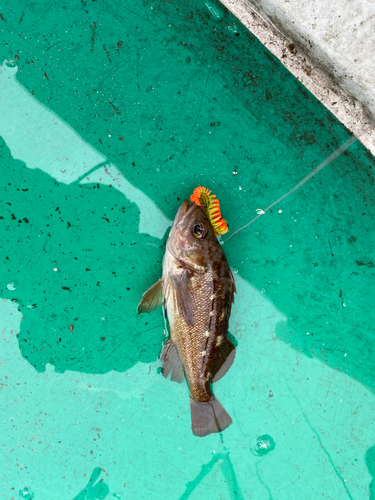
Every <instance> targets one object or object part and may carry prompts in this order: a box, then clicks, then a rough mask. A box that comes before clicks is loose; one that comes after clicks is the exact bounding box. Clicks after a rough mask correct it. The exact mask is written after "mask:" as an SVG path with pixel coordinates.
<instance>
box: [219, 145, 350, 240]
mask: <svg viewBox="0 0 375 500" xmlns="http://www.w3.org/2000/svg"><path fill="white" fill-rule="evenodd" d="M357 140H358V139H357V138H356V137H354V136H352V137H350V139H348V140H347V141H346V142H344V144H342V145H341V146H340V147H339V148H337V149H336V151H334V152H333V153H332V154H331V155H329V156H328V157H327V158H326V159H325V160H324V161H322V163H321V164H320V165H318V166H317V167H316V168H314V170H312V171H311V172H310V173H309V174H308V175H306V177H304V178H303V179H302V181H300V182H299V183H298V184H297V185H296V186H294V188H292V189H291V190H290V191H288V192H287V193H286V194H284V195H283V196H282V197H281V198H279V199H278V200H276V201H274V202H273V203H272V204H271V205H270V206H269V207H267V208H266V209H265V210H261V211H260V212H259V213H258V215H257V216H256V217H254V219H253V220H252V221H250V222H248V223H247V224H245V225H244V226H242V227H240V228H239V229H237V231H235V232H234V233H233V234H231V235H230V236H229V238H227V239H226V240H223V241H220V243H221V244H222V245H223V244H224V243H225V242H226V241H228V240H230V239H231V238H232V236H234V235H235V234H236V233H238V232H239V231H242V229H245V227H247V226H250V224H252V223H253V222H254V221H256V220H257V219H259V217H261V216H262V215H264V214H265V213H266V212H267V211H268V210H270V209H271V208H272V207H274V206H275V205H276V204H277V203H279V202H280V201H282V200H283V199H284V198H286V197H287V196H289V195H290V194H292V193H294V191H297V189H299V188H300V187H301V186H303V184H305V182H307V181H309V180H310V179H311V178H312V177H314V175H316V174H317V173H318V172H320V171H321V170H323V168H324V167H326V166H327V165H329V164H330V163H331V162H332V161H333V160H335V159H336V158H337V157H338V156H340V155H341V154H342V153H344V152H345V151H346V150H347V149H348V148H349V147H350V146H351V145H352V144H353V143H354V142H356V141H357Z"/></svg>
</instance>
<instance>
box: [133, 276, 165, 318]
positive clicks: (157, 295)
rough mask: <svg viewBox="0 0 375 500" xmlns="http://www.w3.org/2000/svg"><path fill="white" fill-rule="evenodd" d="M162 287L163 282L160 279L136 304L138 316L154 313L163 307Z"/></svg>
mask: <svg viewBox="0 0 375 500" xmlns="http://www.w3.org/2000/svg"><path fill="white" fill-rule="evenodd" d="M163 285H164V280H163V278H161V279H160V280H159V281H157V282H156V283H155V284H154V285H152V287H151V288H149V289H148V290H147V291H146V292H145V293H144V294H143V295H142V298H141V301H140V302H139V304H138V314H140V313H143V312H150V311H155V309H157V308H158V307H160V306H161V305H163Z"/></svg>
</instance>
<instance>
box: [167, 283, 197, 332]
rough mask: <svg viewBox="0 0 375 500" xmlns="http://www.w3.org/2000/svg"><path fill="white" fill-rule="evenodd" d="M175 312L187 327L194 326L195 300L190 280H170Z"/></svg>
mask: <svg viewBox="0 0 375 500" xmlns="http://www.w3.org/2000/svg"><path fill="white" fill-rule="evenodd" d="M169 286H170V288H171V292H172V294H173V301H174V305H175V310H176V311H179V312H180V313H181V314H182V316H183V317H184V319H185V321H186V323H187V324H188V325H194V308H195V298H194V290H193V286H192V284H191V281H190V279H173V280H170V282H169Z"/></svg>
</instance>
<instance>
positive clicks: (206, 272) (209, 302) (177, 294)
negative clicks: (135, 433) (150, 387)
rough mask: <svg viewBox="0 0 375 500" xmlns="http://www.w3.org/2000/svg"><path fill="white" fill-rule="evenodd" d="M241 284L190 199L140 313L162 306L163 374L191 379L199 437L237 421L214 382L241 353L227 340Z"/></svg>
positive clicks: (178, 218) (178, 217)
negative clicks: (165, 337) (215, 390)
mask: <svg viewBox="0 0 375 500" xmlns="http://www.w3.org/2000/svg"><path fill="white" fill-rule="evenodd" d="M234 293H236V286H235V282H234V278H233V274H232V272H231V270H230V268H229V265H228V262H227V259H226V256H225V254H224V251H223V249H222V246H221V245H220V243H219V241H218V240H217V237H216V234H215V230H214V228H213V226H212V225H211V222H210V219H209V217H208V215H206V213H205V212H204V210H203V209H202V207H200V206H198V205H196V204H192V205H191V204H189V201H188V200H185V201H184V202H183V203H182V205H181V206H180V208H179V209H178V211H177V213H176V216H175V219H174V222H173V225H172V229H171V231H170V234H169V237H168V240H167V244H166V251H165V254H164V259H163V272H162V277H161V279H159V280H158V281H157V282H156V283H155V284H154V285H153V286H152V287H151V288H149V289H148V290H147V291H146V292H145V293H144V294H143V296H142V298H141V301H140V303H139V305H138V313H143V312H150V311H154V310H155V309H157V308H158V307H163V312H164V315H165V316H167V318H168V323H169V330H170V336H169V339H168V340H167V341H166V342H165V344H164V347H163V349H162V352H161V355H160V359H161V361H163V367H162V374H163V376H164V377H165V378H167V377H168V375H169V373H171V380H172V381H175V382H178V383H182V382H183V381H184V380H185V377H186V380H187V383H188V386H189V390H190V410H191V425H192V431H193V434H194V435H195V436H200V437H204V436H207V435H209V434H212V433H216V432H221V431H223V430H224V429H226V428H227V427H229V426H230V425H231V423H232V419H231V417H230V415H229V414H228V413H227V412H226V410H225V409H224V408H223V406H222V405H221V404H220V403H219V401H218V400H217V399H216V398H215V397H214V395H213V394H212V390H211V384H212V383H213V382H216V381H217V380H219V379H220V378H221V377H223V376H224V375H225V373H226V372H227V371H228V370H229V368H230V366H231V365H232V363H233V361H234V358H235V353H236V349H235V346H234V345H233V343H232V342H231V340H230V339H229V338H228V325H229V317H230V313H231V309H232V304H233V302H234Z"/></svg>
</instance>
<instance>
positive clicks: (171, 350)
mask: <svg viewBox="0 0 375 500" xmlns="http://www.w3.org/2000/svg"><path fill="white" fill-rule="evenodd" d="M160 359H161V360H162V361H163V377H165V378H168V375H169V372H170V371H172V374H171V380H172V381H173V382H178V383H179V384H180V383H181V382H183V381H184V378H185V373H184V367H183V366H182V363H181V360H180V357H179V355H178V353H177V349H176V346H175V345H174V343H173V342H172V341H171V339H168V340H167V342H166V343H165V344H164V347H163V350H162V351H161V354H160Z"/></svg>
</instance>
